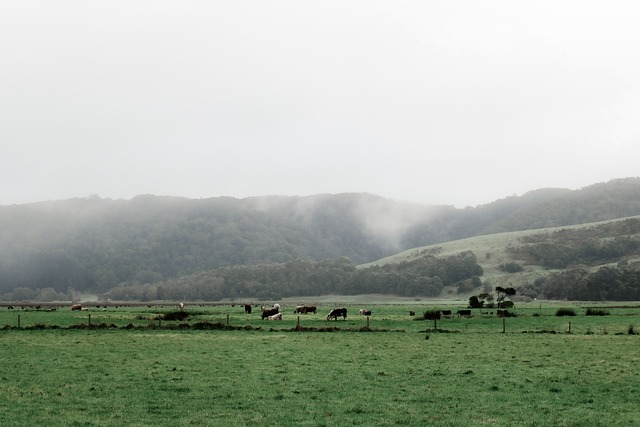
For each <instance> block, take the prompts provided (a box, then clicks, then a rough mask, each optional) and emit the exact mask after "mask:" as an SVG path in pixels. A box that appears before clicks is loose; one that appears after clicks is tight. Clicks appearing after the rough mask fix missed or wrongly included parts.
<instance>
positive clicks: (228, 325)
mask: <svg viewBox="0 0 640 427" xmlns="http://www.w3.org/2000/svg"><path fill="white" fill-rule="evenodd" d="M227 326H229V313H227Z"/></svg>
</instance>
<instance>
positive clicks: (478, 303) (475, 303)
mask: <svg viewBox="0 0 640 427" xmlns="http://www.w3.org/2000/svg"><path fill="white" fill-rule="evenodd" d="M483 306H484V300H481V299H480V298H479V297H478V295H473V296H472V297H470V298H469V308H482V307H483Z"/></svg>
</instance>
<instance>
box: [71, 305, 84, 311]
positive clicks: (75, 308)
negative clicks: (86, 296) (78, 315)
mask: <svg viewBox="0 0 640 427" xmlns="http://www.w3.org/2000/svg"><path fill="white" fill-rule="evenodd" d="M71 310H73V311H76V310H82V304H73V305H72V306H71Z"/></svg>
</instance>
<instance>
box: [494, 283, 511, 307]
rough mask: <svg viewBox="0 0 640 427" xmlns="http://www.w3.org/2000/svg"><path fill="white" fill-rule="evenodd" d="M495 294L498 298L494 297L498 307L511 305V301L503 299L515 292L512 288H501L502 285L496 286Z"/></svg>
mask: <svg viewBox="0 0 640 427" xmlns="http://www.w3.org/2000/svg"><path fill="white" fill-rule="evenodd" d="M496 294H497V295H498V298H496V303H497V305H498V308H508V307H506V306H511V307H513V302H511V301H505V298H507V297H512V296H513V295H515V294H516V290H515V289H514V288H503V287H502V286H496Z"/></svg>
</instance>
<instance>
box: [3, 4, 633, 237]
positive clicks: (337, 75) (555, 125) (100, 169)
mask: <svg viewBox="0 0 640 427" xmlns="http://www.w3.org/2000/svg"><path fill="white" fill-rule="evenodd" d="M638 16H640V3H638V2H635V1H631V0H629V1H563V0H560V1H553V2H552V1H539V2H520V1H506V0H502V1H497V0H495V1H491V0H489V1H481V2H478V1H457V2H434V1H403V2H397V1H384V0H383V1H362V0H354V1H348V2H339V1H323V2H299V1H274V2H259V1H252V0H249V1H245V2H237V1H225V0H222V1H215V2H203V1H192V0H184V1H180V2H177V1H167V0H156V1H141V0H131V1H126V2H124V1H123V2H114V1H92V2H83V1H69V0H61V1H56V2H49V1H37V0H35V1H28V2H25V1H6V2H2V4H1V5H0V51H1V52H2V56H3V66H2V67H1V68H0V91H1V93H2V97H1V101H0V141H2V160H3V161H2V168H0V179H2V181H3V182H4V183H5V184H4V185H2V186H1V187H0V205H8V204H15V203H27V202H34V201H41V200H56V199H66V198H72V197H86V196H89V195H93V194H98V195H100V196H101V197H109V198H127V199H128V198H131V197H133V196H135V195H137V194H157V195H174V196H184V197H193V198H200V197H216V196H233V197H249V196H262V195H301V196H304V195H312V194H320V193H343V192H366V193H370V194H378V195H381V196H383V197H387V198H393V199H396V200H405V201H410V202H416V203H422V204H451V205H455V206H457V207H464V206H468V205H471V206H474V205H477V204H483V203H489V202H491V201H493V200H496V199H499V198H503V197H506V196H510V195H514V194H516V195H521V194H523V193H525V192H527V191H530V190H534V189H538V188H546V187H562V188H571V189H577V188H581V187H584V186H587V185H591V184H594V183H597V182H603V181H608V180H610V179H613V178H621V177H628V176H637V175H638V168H637V165H636V158H637V155H638V154H640V153H639V152H640V148H639V147H640V144H639V142H640V122H639V121H638V120H637V118H638V117H640V85H639V79H640V77H638V76H640V54H639V53H638V47H637V43H638V40H640V26H639V25H637V18H638ZM375 226H376V225H375V224H373V225H372V227H375ZM386 226H387V224H385V227H386Z"/></svg>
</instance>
